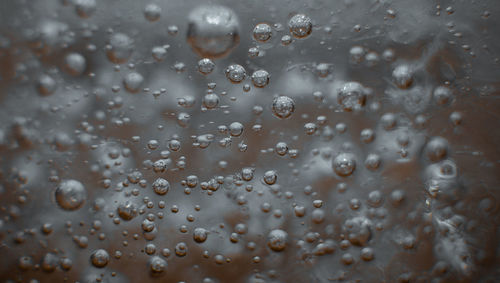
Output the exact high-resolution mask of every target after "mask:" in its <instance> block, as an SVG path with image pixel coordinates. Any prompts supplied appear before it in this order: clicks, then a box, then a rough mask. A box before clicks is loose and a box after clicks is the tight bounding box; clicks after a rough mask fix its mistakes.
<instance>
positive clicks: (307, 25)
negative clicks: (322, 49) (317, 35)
mask: <svg viewBox="0 0 500 283" xmlns="http://www.w3.org/2000/svg"><path fill="white" fill-rule="evenodd" d="M288 27H289V28H290V32H291V33H292V34H293V36H295V37H296V38H305V37H307V36H309V35H310V34H311V32H312V21H311V18H309V17H308V16H306V15H304V14H297V15H295V16H293V17H292V18H291V19H290V21H288Z"/></svg>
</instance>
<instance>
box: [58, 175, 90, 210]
mask: <svg viewBox="0 0 500 283" xmlns="http://www.w3.org/2000/svg"><path fill="white" fill-rule="evenodd" d="M55 197H56V202H57V204H58V205H59V206H60V207H61V208H63V209H65V210H77V209H79V208H80V207H82V206H83V204H84V203H85V200H86V199H87V191H86V190H85V187H84V186H83V184H82V183H80V182H78V181H76V180H64V181H62V182H61V183H60V184H59V186H58V187H57V189H56V192H55Z"/></svg>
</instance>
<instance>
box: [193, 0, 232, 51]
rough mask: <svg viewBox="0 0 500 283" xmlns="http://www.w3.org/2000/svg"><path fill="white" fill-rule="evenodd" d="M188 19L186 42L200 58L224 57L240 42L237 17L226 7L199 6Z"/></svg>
mask: <svg viewBox="0 0 500 283" xmlns="http://www.w3.org/2000/svg"><path fill="white" fill-rule="evenodd" d="M188 18H189V20H188V21H189V22H188V32H187V41H188V43H189V44H190V45H191V47H192V48H193V50H194V51H195V52H196V53H198V54H199V55H200V56H202V57H208V58H216V57H221V56H224V55H226V54H227V53H229V52H230V51H231V49H233V48H234V47H235V46H236V45H238V43H239V41H240V38H239V29H240V24H239V21H238V17H237V16H236V14H235V13H234V12H233V11H232V10H231V9H229V8H227V7H224V6H219V5H210V6H208V5H207V6H205V5H204V6H199V7H197V8H195V9H194V10H193V11H192V12H191V13H190V14H189V16H188Z"/></svg>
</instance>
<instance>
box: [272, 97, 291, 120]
mask: <svg viewBox="0 0 500 283" xmlns="http://www.w3.org/2000/svg"><path fill="white" fill-rule="evenodd" d="M272 110H273V114H274V116H276V117H278V118H280V119H286V118H288V117H290V116H291V115H292V113H293V112H294V111H295V102H294V101H293V99H291V98H290V97H288V96H284V95H280V96H278V97H276V98H275V99H274V101H273V106H272Z"/></svg>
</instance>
